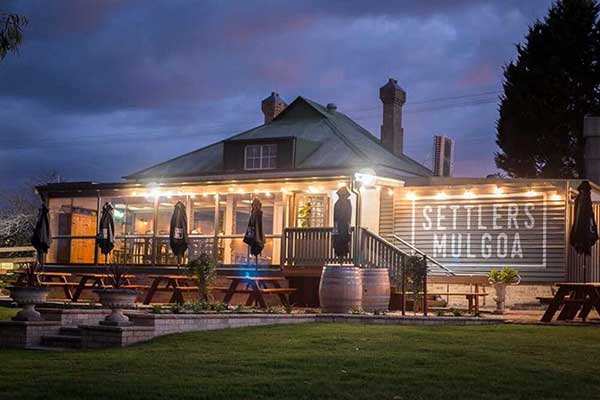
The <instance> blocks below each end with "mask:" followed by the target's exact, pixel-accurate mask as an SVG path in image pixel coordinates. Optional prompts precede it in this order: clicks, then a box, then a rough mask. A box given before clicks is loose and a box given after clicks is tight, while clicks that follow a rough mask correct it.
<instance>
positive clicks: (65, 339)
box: [42, 335, 81, 349]
mask: <svg viewBox="0 0 600 400" xmlns="http://www.w3.org/2000/svg"><path fill="white" fill-rule="evenodd" d="M42 346H48V347H60V348H68V349H80V348H81V336H76V335H47V336H42Z"/></svg>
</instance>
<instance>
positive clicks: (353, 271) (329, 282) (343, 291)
mask: <svg viewBox="0 0 600 400" xmlns="http://www.w3.org/2000/svg"><path fill="white" fill-rule="evenodd" d="M361 300H362V279H361V273H360V268H357V267H346V266H343V267H342V266H330V265H327V266H325V267H324V268H323V272H322V273H321V282H320V283H319V302H320V304H321V312H323V313H349V312H352V311H354V310H360V305H361Z"/></svg>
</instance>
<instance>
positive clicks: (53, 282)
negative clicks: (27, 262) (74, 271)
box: [15, 271, 77, 300]
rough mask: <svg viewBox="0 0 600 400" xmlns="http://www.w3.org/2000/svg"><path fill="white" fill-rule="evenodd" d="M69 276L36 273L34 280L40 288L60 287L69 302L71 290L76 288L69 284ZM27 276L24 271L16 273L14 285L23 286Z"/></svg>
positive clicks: (65, 273)
mask: <svg viewBox="0 0 600 400" xmlns="http://www.w3.org/2000/svg"><path fill="white" fill-rule="evenodd" d="M70 277H71V274H70V273H68V272H38V273H36V279H37V281H38V284H39V285H40V286H45V287H53V286H54V287H62V288H63V290H64V292H65V297H66V298H67V299H69V300H71V299H72V298H73V293H72V292H71V288H72V287H73V286H77V283H74V282H69V279H68V278H70ZM26 278H27V274H26V273H25V272H24V271H19V272H17V279H16V281H15V284H16V285H17V286H19V285H23V284H24V283H25V279H26Z"/></svg>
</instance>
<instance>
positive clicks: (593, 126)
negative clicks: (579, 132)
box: [583, 115, 600, 184]
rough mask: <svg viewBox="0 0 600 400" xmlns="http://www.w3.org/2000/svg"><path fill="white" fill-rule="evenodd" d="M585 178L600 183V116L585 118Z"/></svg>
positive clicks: (587, 116)
mask: <svg viewBox="0 0 600 400" xmlns="http://www.w3.org/2000/svg"><path fill="white" fill-rule="evenodd" d="M583 137H584V139H585V144H584V149H583V160H584V163H585V164H584V166H585V168H584V172H585V178H586V179H589V180H590V181H592V182H594V183H596V184H600V117H593V116H590V115H586V116H585V117H584V118H583Z"/></svg>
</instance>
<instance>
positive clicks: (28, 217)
mask: <svg viewBox="0 0 600 400" xmlns="http://www.w3.org/2000/svg"><path fill="white" fill-rule="evenodd" d="M58 181H60V177H59V175H58V174H57V173H56V172H50V173H48V174H46V175H45V176H42V177H40V178H38V179H35V180H32V181H30V182H28V183H26V184H25V185H23V187H22V188H21V189H17V190H14V191H7V190H3V191H2V192H0V247H2V246H9V247H10V246H26V245H29V244H30V242H29V239H30V238H31V234H32V233H33V228H34V226H35V220H36V217H37V213H38V209H39V207H40V198H39V197H38V196H37V194H36V193H35V191H34V188H35V186H38V185H43V184H46V183H52V182H58Z"/></svg>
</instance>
